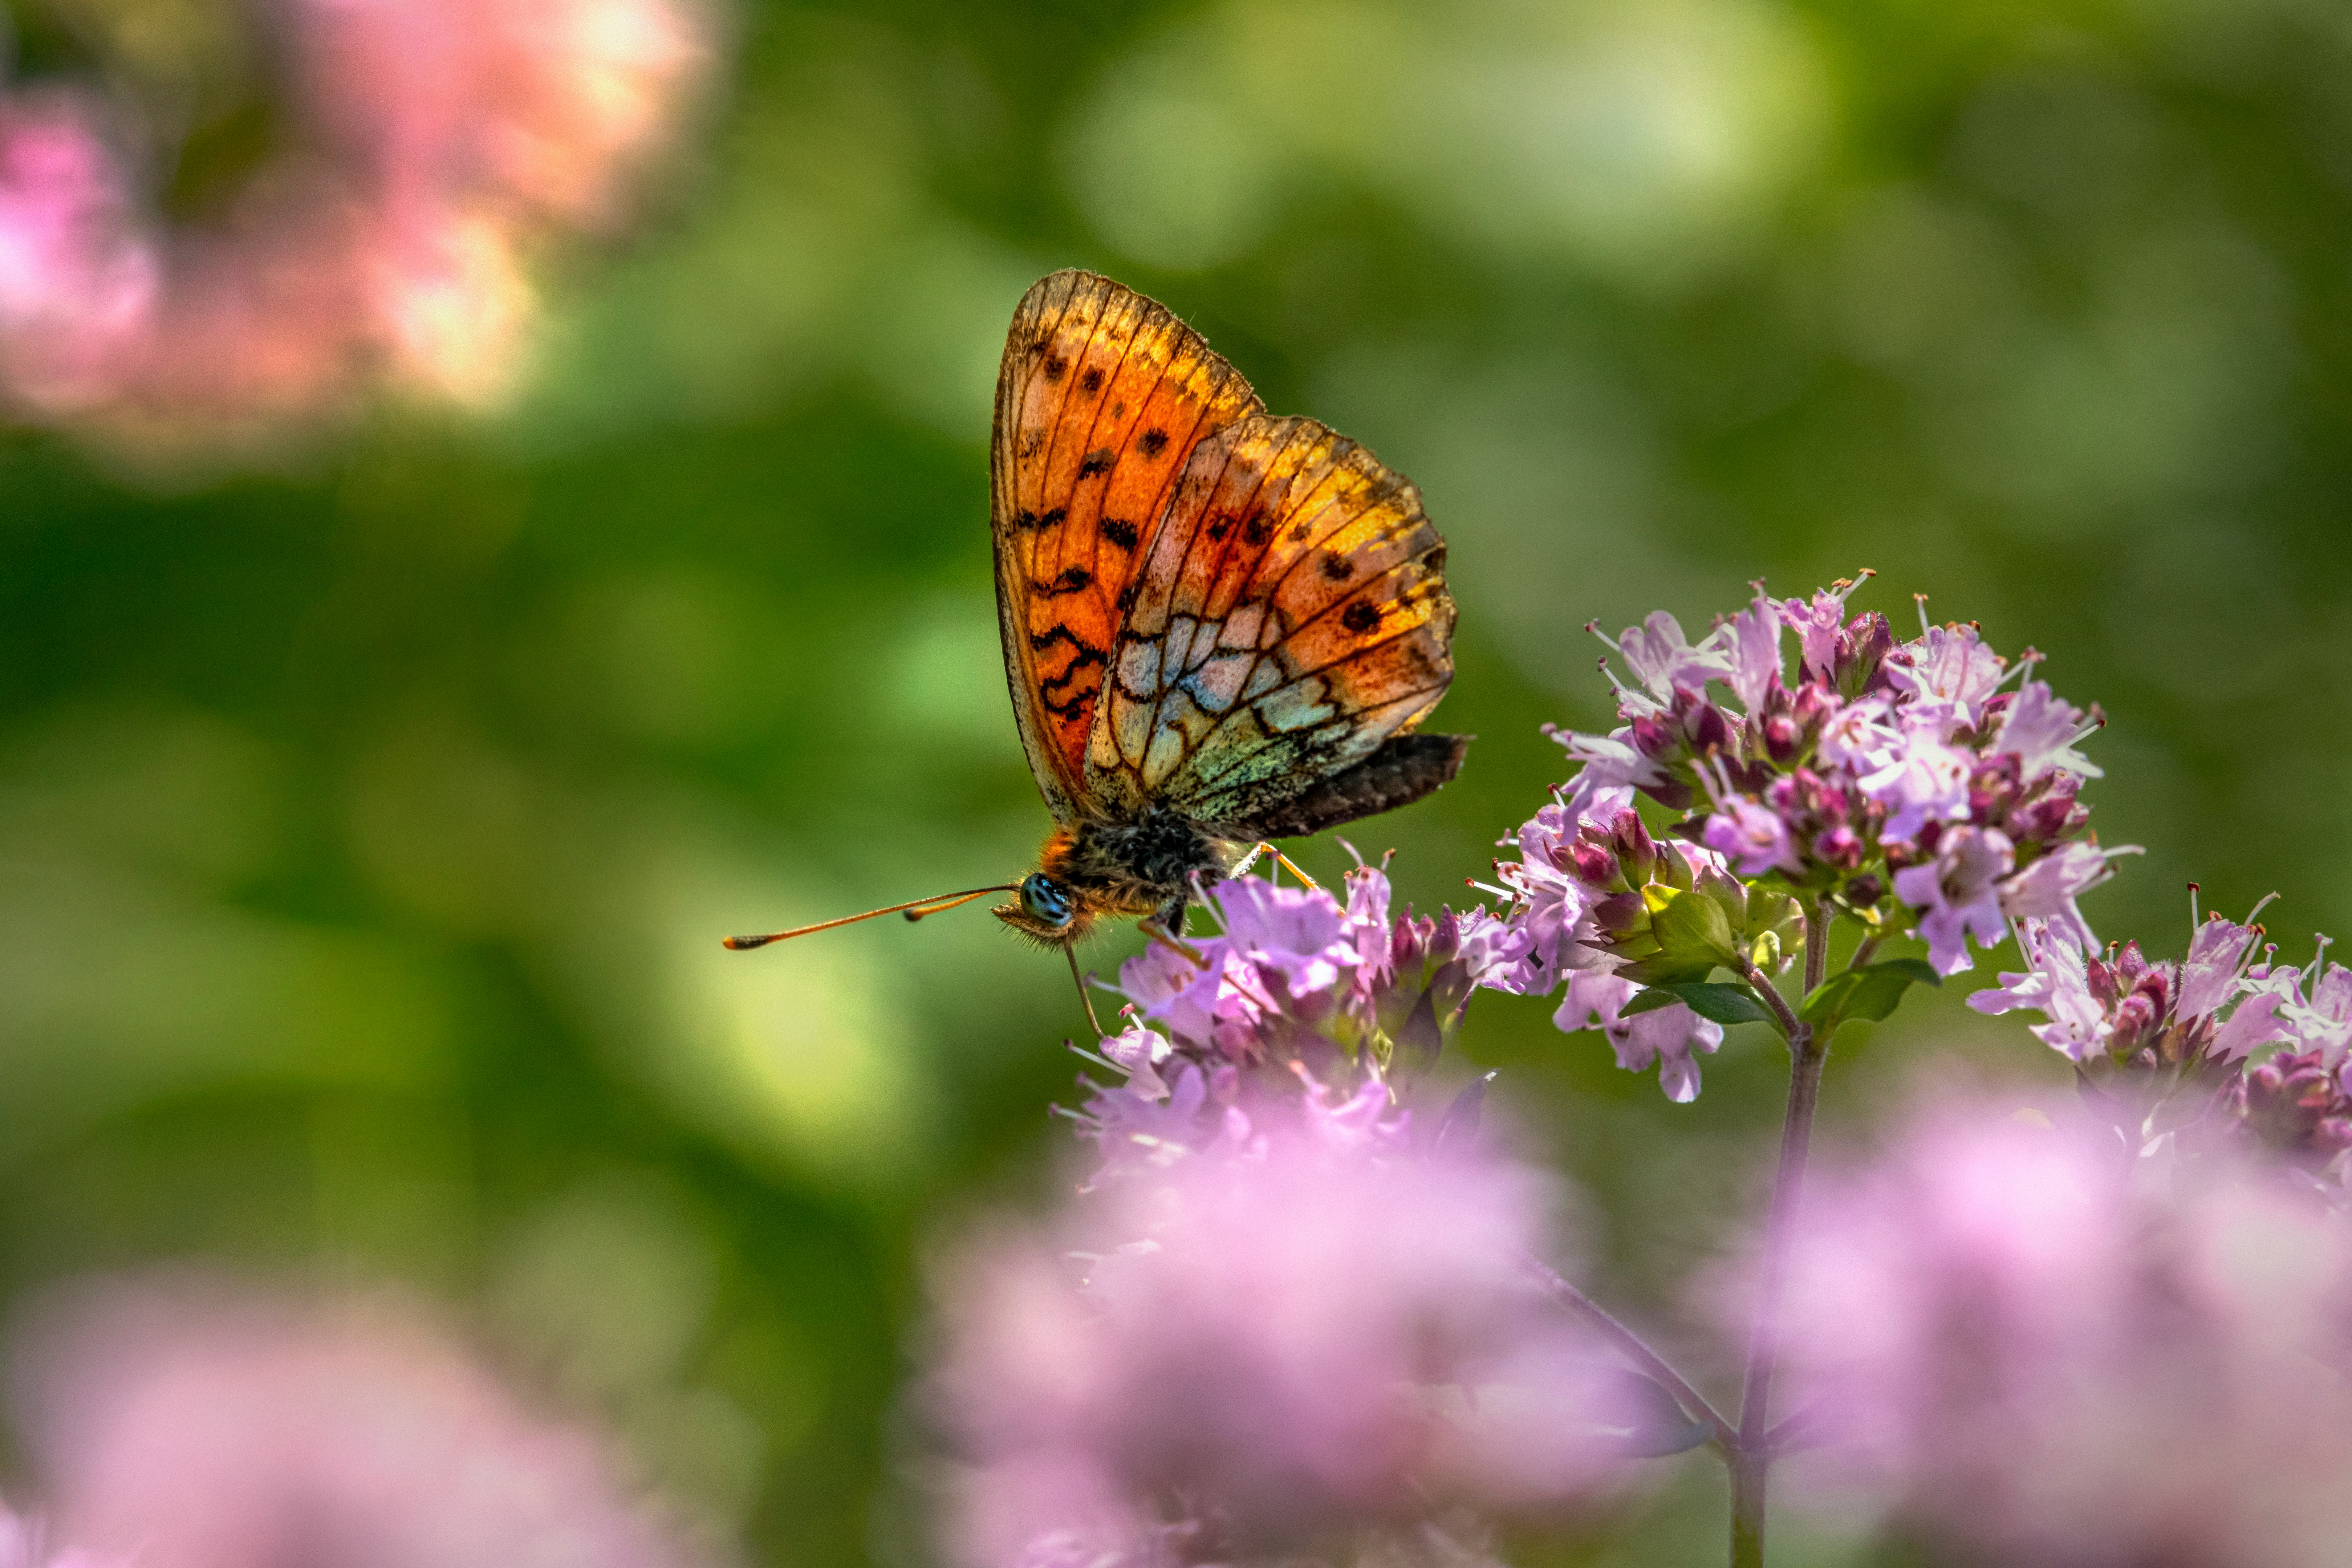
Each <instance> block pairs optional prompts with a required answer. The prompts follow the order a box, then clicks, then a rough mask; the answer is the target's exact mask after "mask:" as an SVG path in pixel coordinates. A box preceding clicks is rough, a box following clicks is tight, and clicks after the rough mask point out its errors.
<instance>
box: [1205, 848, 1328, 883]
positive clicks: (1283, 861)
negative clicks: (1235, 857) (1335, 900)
mask: <svg viewBox="0 0 2352 1568" xmlns="http://www.w3.org/2000/svg"><path fill="white" fill-rule="evenodd" d="M1261 855H1271V856H1273V857H1274V863H1275V865H1276V866H1277V867H1279V868H1281V869H1283V870H1285V871H1287V872H1289V873H1290V874H1291V875H1292V876H1294V877H1296V878H1297V879H1298V881H1299V885H1300V886H1302V887H1307V888H1319V887H1321V886H1322V884H1321V883H1320V882H1318V881H1317V880H1316V879H1314V878H1312V877H1310V876H1308V875H1307V873H1306V872H1304V871H1302V870H1300V869H1299V868H1298V867H1297V864H1295V863H1294V862H1293V861H1292V860H1291V858H1290V857H1289V856H1287V855H1285V854H1284V853H1283V852H1282V851H1281V850H1279V849H1276V847H1274V846H1273V845H1271V844H1268V843H1266V842H1265V840H1264V839H1260V840H1259V841H1258V842H1257V843H1255V844H1253V845H1252V846H1250V852H1249V853H1248V854H1246V855H1244V856H1243V857H1242V858H1241V864H1240V865H1238V866H1235V867H1234V868H1233V869H1232V870H1230V871H1228V872H1226V873H1225V875H1226V876H1228V877H1246V876H1248V875H1249V871H1250V868H1251V867H1253V866H1255V865H1256V864H1257V861H1258V857H1259V856H1261Z"/></svg>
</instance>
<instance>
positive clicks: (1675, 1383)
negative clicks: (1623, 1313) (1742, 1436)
mask: <svg viewBox="0 0 2352 1568" xmlns="http://www.w3.org/2000/svg"><path fill="white" fill-rule="evenodd" d="M1520 1262H1521V1263H1523V1264H1524V1265H1526V1267H1527V1268H1528V1271H1529V1272H1530V1273H1532V1274H1533V1275H1534V1276H1535V1277H1536V1279H1537V1281H1538V1283H1540V1284H1541V1285H1542V1286H1543V1288H1544V1289H1546V1290H1547V1291H1549V1293H1550V1294H1551V1297H1552V1299H1553V1300H1556V1301H1558V1302H1559V1304H1560V1305H1561V1306H1563V1307H1566V1308H1567V1309H1568V1310H1570V1311H1571V1312H1573V1313H1575V1314H1576V1315H1577V1316H1578V1317H1580V1318H1581V1319H1583V1320H1584V1321H1585V1322H1586V1323H1588V1324H1590V1325H1591V1327H1592V1328H1593V1329H1595V1330H1596V1331H1599V1332H1600V1334H1601V1337H1602V1338H1603V1339H1606V1340H1607V1341H1609V1342H1610V1343H1612V1344H1613V1345H1615V1346H1616V1347H1617V1351H1618V1353H1619V1354H1621V1355H1622V1356H1623V1357H1624V1358H1625V1359H1626V1360H1627V1361H1628V1362H1630V1363H1632V1364H1633V1367H1634V1368H1635V1369H1636V1370H1638V1371H1641V1372H1643V1373H1648V1374H1649V1375H1650V1377H1651V1378H1653V1379H1654V1380H1655V1381H1656V1382H1657V1383H1658V1384H1660V1385H1661V1386H1663V1387H1664V1389H1665V1391H1666V1392H1667V1393H1668V1394H1673V1395H1674V1398H1675V1404H1677V1405H1681V1406H1682V1407H1683V1414H1684V1415H1687V1416H1689V1417H1690V1418H1691V1419H1692V1420H1694V1421H1696V1422H1698V1423H1699V1424H1700V1425H1702V1426H1706V1428H1707V1429H1708V1431H1709V1433H1710V1434H1711V1435H1710V1436H1709V1437H1708V1438H1707V1441H1708V1442H1710V1443H1712V1444H1714V1445H1715V1446H1716V1447H1717V1448H1718V1449H1720V1450H1721V1451H1722V1452H1723V1453H1724V1454H1725V1455H1727V1456H1728V1455H1729V1454H1730V1452H1731V1450H1732V1448H1733V1447H1734V1446H1735V1445H1736V1444H1737V1443H1738V1439H1739V1434H1738V1430H1737V1429H1736V1428H1734V1427H1733V1426H1732V1425H1731V1423H1730V1422H1728V1421H1727V1420H1725V1419H1724V1418H1723V1416H1722V1415H1721V1414H1720V1413H1719V1412H1718V1411H1717V1409H1716V1408H1715V1406H1714V1405H1710V1404H1708V1403H1707V1401H1706V1395H1705V1394H1701V1393H1700V1392H1699V1391H1698V1390H1697V1389H1696V1388H1693V1387H1692V1386H1691V1385H1690V1382H1689V1380H1688V1379H1686V1378H1685V1377H1684V1376H1683V1374H1682V1373H1678V1372H1676V1371H1675V1369H1674V1364H1673V1363H1670V1362H1668V1361H1667V1360H1666V1358H1665V1357H1664V1356H1662V1355H1660V1354H1659V1353H1658V1352H1655V1351H1654V1350H1652V1349H1651V1348H1650V1347H1649V1345H1648V1344H1647V1343H1645V1342H1643V1339H1642V1336H1641V1335H1639V1334H1637V1333H1635V1332H1634V1331H1633V1330H1631V1329H1629V1328H1627V1327H1626V1326H1625V1325H1624V1324H1623V1323H1621V1322H1619V1321H1617V1319H1616V1318H1615V1317H1614V1316H1613V1315H1612V1314H1611V1313H1610V1311H1609V1310H1608V1309H1606V1308H1604V1307H1603V1306H1601V1303H1600V1302H1598V1301H1596V1300H1593V1299H1592V1298H1591V1297H1590V1296H1588V1295H1586V1294H1585V1293H1584V1292H1583V1291H1581V1290H1580V1289H1577V1288H1576V1287H1575V1286H1573V1285H1571V1284H1570V1283H1569V1282H1568V1281H1567V1280H1565V1279H1561V1278H1560V1277H1559V1274H1557V1273H1555V1272H1554V1271H1553V1270H1552V1269H1550V1268H1548V1267H1546V1266H1545V1265H1544V1264H1543V1262H1542V1261H1541V1260H1539V1259H1538V1258H1521V1259H1520Z"/></svg>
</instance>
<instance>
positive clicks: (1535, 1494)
mask: <svg viewBox="0 0 2352 1568" xmlns="http://www.w3.org/2000/svg"><path fill="white" fill-rule="evenodd" d="M1316 1107H1317V1109H1318V1110H1322V1111H1324V1112H1325V1114H1324V1115H1323V1116H1322V1117H1321V1118H1320V1121H1319V1122H1318V1120H1317V1119H1316V1118H1314V1117H1309V1118H1307V1119H1306V1120H1304V1121H1301V1120H1282V1119H1268V1120H1266V1121H1264V1122H1263V1124H1262V1125H1261V1127H1260V1129H1259V1131H1258V1133H1257V1135H1256V1136H1255V1138H1254V1139H1252V1140H1250V1141H1249V1142H1246V1143H1242V1144H1234V1145H1232V1146H1229V1147H1228V1148H1227V1149H1225V1150H1224V1151H1223V1152H1220V1153H1216V1154H1213V1155H1210V1156H1207V1157H1199V1158H1192V1159H1187V1160H1185V1161H1182V1162H1181V1163H1176V1164H1174V1165H1172V1166H1171V1167H1169V1168H1168V1169H1167V1170H1166V1171H1165V1172H1164V1173H1161V1174H1160V1177H1159V1179H1156V1180H1136V1181H1131V1182H1127V1183H1122V1184H1116V1185H1112V1186H1108V1187H1105V1188H1101V1189H1099V1190H1097V1192H1096V1193H1095V1194H1093V1195H1091V1196H1089V1197H1087V1198H1084V1199H1081V1200H1079V1202H1078V1204H1077V1205H1076V1207H1075V1208H1074V1209H1073V1210H1071V1211H1070V1212H1068V1213H1066V1214H1065V1215H1063V1216H1062V1217H1061V1218H1060V1219H1059V1220H1058V1221H1057V1222H1056V1223H1055V1225H1054V1226H1052V1227H1051V1228H1050V1229H1048V1230H1046V1231H1045V1232H1043V1233H1035V1232H1008V1233H1000V1234H997V1235H995V1236H993V1237H987V1238H985V1240H984V1241H983V1242H982V1244H981V1245H979V1246H976V1247H972V1248H971V1249H970V1250H968V1251H967V1253H966V1254H965V1255H964V1256H963V1258H961V1261H960V1262H959V1263H958V1264H957V1265H956V1266H955V1267H954V1268H951V1269H950V1271H949V1272H948V1273H947V1275H946V1276H945V1278H944V1279H943V1281H942V1287H943V1288H942V1289H941V1290H940V1302H941V1307H940V1310H941V1314H942V1316H943V1319H944V1323H945V1334H944V1346H943V1353H942V1354H941V1355H940V1358H939V1360H938V1363H937V1364H936V1366H935V1368H934V1371H933V1373H932V1374H931V1377H930V1380H929V1402H930V1406H931V1408H932V1409H933V1411H934V1412H935V1414H936V1415H938V1417H939V1418H940V1422H941V1424H942V1426H943V1427H944V1428H945V1430H946V1431H947V1433H948V1434H949V1435H950V1436H951V1437H952V1439H953V1440H954V1443H955V1445H956V1447H957V1449H958V1451H959V1454H960V1457H961V1458H962V1459H963V1460H965V1461H966V1462H967V1464H968V1465H969V1468H968V1470H967V1471H966V1472H965V1473H964V1476H963V1479H962V1481H961V1488H960V1495H959V1497H958V1499H957V1510H958V1511H957V1516H956V1518H955V1520H954V1527H955V1542H954V1544H955V1546H956V1548H957V1549H958V1555H959V1556H961V1558H962V1559H963V1560H965V1561H967V1562H970V1563H975V1564H988V1565H996V1564H1011V1563H1065V1562H1076V1561H1078V1560H1080V1559H1081V1558H1083V1559H1084V1560H1086V1561H1090V1562H1122V1563H1143V1562H1150V1561H1154V1560H1157V1557H1158V1554H1162V1553H1164V1552H1166V1551H1167V1549H1168V1548H1169V1546H1170V1544H1171V1532H1173V1533H1174V1534H1175V1535H1177V1536H1181V1537H1182V1538H1184V1539H1187V1540H1192V1541H1193V1542H1194V1546H1195V1550H1193V1551H1192V1552H1188V1553H1187V1555H1188V1556H1191V1557H1194V1558H1197V1557H1198V1556H1199V1554H1200V1552H1201V1551H1202V1550H1205V1551H1208V1552H1213V1553H1233V1552H1240V1553H1243V1554H1246V1553H1248V1552H1254V1551H1257V1550H1261V1549H1264V1548H1266V1547H1269V1546H1275V1547H1279V1546H1282V1545H1285V1544H1291V1545H1296V1544H1298V1543H1301V1542H1305V1541H1306V1540H1307V1538H1309V1537H1311V1536H1312V1535H1313V1534H1315V1533H1316V1532H1317V1531H1320V1530H1323V1529H1325V1528H1339V1527H1347V1526H1350V1525H1352V1524H1359V1523H1378V1522H1381V1521H1402V1520H1407V1519H1411V1518H1412V1517H1414V1516H1417V1515H1420V1514H1423V1513H1424V1512H1426V1511H1427V1510H1430V1509H1432V1508H1434V1507H1437V1506H1440V1505H1442V1504H1444V1503H1446V1502H1449V1501H1450V1502H1456V1503H1459V1502H1463V1501H1470V1502H1475V1503H1481V1504H1486V1505H1489V1506H1505V1507H1507V1506H1510V1505H1514V1504H1530V1505H1532V1504H1540V1503H1545V1502H1549V1501H1558V1500H1567V1499H1573V1498H1575V1497H1578V1496H1580V1495H1582V1494H1584V1493H1587V1492H1589V1491H1590V1490H1591V1489H1593V1488H1595V1487H1597V1486H1599V1485H1601V1484H1602V1483H1603V1482H1604V1480H1605V1479H1606V1478H1607V1477H1608V1476H1609V1475H1610V1474H1611V1473H1612V1469H1613V1467H1612V1464H1611V1462H1610V1456H1609V1454H1608V1452H1607V1451H1606V1439H1605V1436H1604V1435H1603V1434H1602V1433H1601V1432H1600V1431H1598V1430H1597V1428H1599V1427H1605V1426H1609V1425H1610V1424H1611V1423H1612V1420H1613V1419H1614V1416H1613V1415H1612V1412H1613V1409H1614V1407H1613V1406H1612V1405H1611V1404H1610V1400H1611V1399H1612V1396H1614V1394H1615V1390H1616V1385H1615V1384H1612V1382H1611V1378H1612V1375H1614V1376H1616V1377H1619V1378H1622V1374H1612V1373H1609V1371H1608V1369H1607V1367H1606V1366H1605V1364H1604V1363H1601V1362H1600V1361H1599V1360H1597V1359H1596V1358H1595V1356H1594V1353H1593V1352H1592V1351H1591V1349H1590V1347H1589V1346H1588V1344H1587V1343H1586V1342H1585V1341H1584V1339H1583V1338H1582V1336H1581V1335H1580V1333H1579V1332H1578V1331H1576V1330H1575V1329H1574V1327H1573V1326H1572V1325H1571V1324H1570V1321H1568V1320H1567V1319H1566V1318H1565V1317H1564V1316H1563V1315H1562V1314H1560V1313H1559V1310H1557V1309H1556V1308H1555V1307H1554V1306H1553V1305H1552V1304H1551V1303H1549V1301H1548V1300H1547V1299H1546V1298H1545V1297H1544V1296H1543V1295H1542V1294H1541V1293H1540V1292H1539V1291H1538V1289H1536V1288H1535V1286H1534V1283H1533V1281H1532V1280H1531V1279H1530V1277H1529V1275H1528V1272H1527V1271H1526V1269H1525V1267H1524V1264H1523V1262H1522V1259H1523V1258H1524V1256H1525V1255H1526V1254H1527V1253H1528V1251H1530V1250H1532V1249H1534V1248H1537V1247H1539V1246H1540V1245H1541V1243H1542V1241H1543V1237H1544V1231H1545V1228H1546V1226H1545V1218H1546V1209H1547V1207H1548V1204H1547V1198H1548V1196H1549V1194H1548V1191H1547V1188H1546V1186H1545V1184H1544V1183H1543V1182H1542V1180H1541V1179H1540V1178H1539V1177H1538V1176H1537V1175H1535V1174H1534V1173H1530V1172H1528V1171H1526V1170H1524V1169H1522V1168H1520V1167H1517V1166H1515V1165H1510V1164H1506V1163H1498V1162H1495V1161H1492V1160H1488V1159H1484V1158H1477V1157H1474V1156H1471V1155H1467V1154H1450V1155H1445V1156H1430V1157H1424V1158H1408V1157H1403V1156H1402V1154H1401V1152H1399V1150H1398V1146H1397V1145H1396V1143H1395V1142H1394V1141H1393V1140H1391V1139H1389V1138H1386V1137H1383V1136H1380V1135H1378V1127H1379V1119H1380V1118H1381V1116H1382V1115H1383V1114H1384V1112H1385V1104H1384V1096H1382V1095H1381V1093H1380V1092H1379V1090H1378V1089H1377V1086H1373V1087H1372V1088H1371V1089H1370V1090H1368V1092H1367V1093H1366V1094H1365V1095H1362V1096H1359V1097H1357V1099H1356V1100H1353V1101H1350V1102H1349V1104H1347V1105H1343V1106H1337V1107H1326V1106H1324V1105H1323V1103H1322V1100H1321V1099H1320V1097H1319V1096H1318V1097H1316ZM1074 1265H1075V1267H1074ZM1074 1274H1075V1275H1076V1276H1077V1278H1076V1279H1074V1278H1073V1275H1074ZM1210 1560H1211V1561H1217V1560H1220V1559H1219V1558H1218V1557H1216V1556H1212V1557H1211V1558H1210Z"/></svg>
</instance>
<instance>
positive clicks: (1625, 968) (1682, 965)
mask: <svg viewBox="0 0 2352 1568" xmlns="http://www.w3.org/2000/svg"><path fill="white" fill-rule="evenodd" d="M1714 971H1715V960H1713V959H1711V958H1709V959H1703V960H1701V961H1699V962H1698V963H1690V962H1688V961H1686V960H1684V959H1680V958H1676V957H1675V956H1673V955H1672V954H1670V953H1664V952H1657V953H1652V954H1651V955H1650V956H1649V957H1647V958H1642V959H1636V960H1634V961H1633V963H1621V964H1619V965H1618V966H1617V969H1616V971H1615V973H1616V975H1617V978H1618V979H1620V980H1630V981H1632V982H1633V984H1636V985H1680V984H1687V983H1688V982H1691V981H1695V980H1704V979H1706V977H1707V976H1708V975H1709V974H1711V973H1714ZM1651 1005H1652V1006H1654V1007H1663V1006H1664V1005H1665V1004H1664V1002H1654V1003H1652V1004H1651ZM1619 1016H1623V1015H1622V1014H1621V1015H1619Z"/></svg>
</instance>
